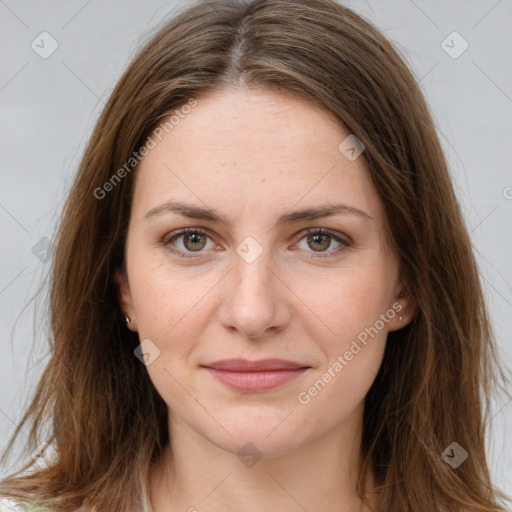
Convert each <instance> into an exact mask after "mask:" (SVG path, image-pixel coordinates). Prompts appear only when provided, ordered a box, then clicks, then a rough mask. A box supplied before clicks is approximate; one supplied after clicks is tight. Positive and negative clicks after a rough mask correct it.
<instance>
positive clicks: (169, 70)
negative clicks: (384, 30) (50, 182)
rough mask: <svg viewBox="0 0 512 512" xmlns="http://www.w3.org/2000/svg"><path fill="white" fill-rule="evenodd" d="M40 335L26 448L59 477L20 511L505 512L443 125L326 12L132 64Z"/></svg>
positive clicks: (64, 247) (279, 17) (373, 48)
mask: <svg viewBox="0 0 512 512" xmlns="http://www.w3.org/2000/svg"><path fill="white" fill-rule="evenodd" d="M51 326H52V335H53V339H52V358H51V360H50V362H49V363H48V366H47V368H46V370H45V372H44V374H43V376H42V378H41V381H40V383H39V386H38V389H37V393H36V395H35V397H34V400H33V403H32V404H31V406H30V408H29V410H28V411H27V412H26V414H25V416H24V417H23V418H22V421H21V423H20V425H19V426H18V430H17V431H16V433H15V434H17V433H18V432H19V429H20V428H21V426H22V425H24V424H25V422H26V421H28V420H29V419H31V420H32V422H33V423H32V430H31V443H32V444H31V445H30V446H29V447H27V450H28V453H31V452H32V450H34V448H35V447H37V446H39V445H40V443H41V442H44V441H46V442H48V443H49V444H50V446H51V447H52V449H53V450H54V452H53V453H54V455H55V456H54V457H53V458H50V459H49V460H48V461H47V463H46V464H45V465H43V466H44V467H43V468H41V467H38V468H37V471H33V470H31V471H30V472H28V471H27V472H26V473H22V472H23V471H26V470H28V468H29V466H30V463H31V462H28V463H27V465H25V466H24V467H23V468H21V470H20V472H18V473H17V474H15V475H11V476H10V477H9V478H7V479H6V480H4V482H3V483H2V484H1V485H0V495H3V496H6V497H7V498H12V499H13V500H14V501H9V502H8V503H11V504H12V503H19V504H20V506H23V507H25V509H26V510H30V509H31V508H30V507H35V506H36V505H37V506H41V507H46V508H47V509H50V510H55V511H71V510H80V511H82V510H83V511H85V510H96V511H97V512H100V511H109V512H110V511H127V510H137V511H138V510H152V511H154V512H165V511H172V512H174V511H177V510H188V511H197V510H198V511H220V510H223V511H226V510H229V511H231V510H232V511H235V510H236V511H253V510H287V511H294V510H308V511H316V510H323V511H326V510H328V511H335V510H336V511H356V510H357V511H359V510H360V511H397V512H398V511H404V510H407V511H415V512H416V511H418V512H419V511H422V512H424V511H427V510H428V511H440V510H450V511H455V510H457V511H462V510H467V511H473V510H475V511H476V510H478V511H487V512H490V511H498V510H505V508H504V506H502V505H500V503H499V502H500V500H503V499H505V496H504V495H502V494H500V493H499V491H498V490H496V489H494V488H493V486H492V483H491V481H490V477H489V472H488V467H487V463H486V457H485V450H484V438H485V425H486V421H487V416H486V408H485V406H486V405H487V402H488V401H489V399H490V393H491V390H492V386H493V384H495V383H496V382H495V381H497V379H496V376H499V375H501V376H502V374H501V373H500V369H499V366H498V364H497V360H496V356H495V345H494V342H493V339H492V335H491V330H490V326H489V322H488V319H487V315H486V311H485V307H484V303H483V300H482V292H481V288H480V283H479V277H478V272H477V268H476V264H475V259H474V256H473V253H472V249H471V241H470V238H469V235H468V232H467V230H466V228H465V226H464V222H463V218H462V216H461V213H460V209H459V206H458V204H457V201H456V198H455V195H454V192H453V188H452V185H451V183H450V179H449V176H448V172H447V167H446V162H445V159H444V156H443V154H442V151H441V148H440V145H439V141H438V138H437V135H436V132H435V129H434V126H433V123H432V119H431V116H430V113H429V111H428V108H427V106H426V104H425V101H424V99H423V97H422V94H421V91H420V89H419V87H418V85H417V84H416V82H415V80H414V78H413V76H412V75H411V73H410V72H409V70H408V69H407V67H406V65H405V64H404V62H403V61H402V60H401V58H400V57H399V56H398V54H397V52H396V51H395V50H394V49H393V48H392V46H391V44H390V43H389V42H388V41H387V40H386V39H385V38H384V37H383V36H382V35H381V34H380V33H379V32H378V31H377V30H376V29H375V28H374V27H372V26H371V25H369V24H368V23H367V22H366V21H364V20H363V19H362V18H360V17H359V16H357V15H356V14H354V13H353V12H352V11H351V10H349V9H347V8H345V7H342V6H340V5H338V4H337V3H334V2H333V1H331V0H317V1H315V2H311V1H309V0H299V1H295V0H294V1H292V0H255V1H252V2H249V3H245V4H244V3H241V2H235V1H229V0H219V1H215V2H200V3H197V4H195V5H194V6H192V7H190V8H189V9H187V10H185V11H183V12H182V13H181V14H180V15H179V16H177V17H176V18H175V19H173V20H172V21H171V22H169V23H167V24H165V26H164V27H163V28H162V29H161V30H160V31H159V32H158V33H157V34H156V35H155V36H154V38H153V39H152V40H151V41H150V42H149V43H148V44H147V45H146V47H145V48H143V49H142V51H141V52H140V53H139V55H138V56H137V57H136V58H135V59H134V61H133V62H132V63H131V65H130V66H129V68H128V69H127V70H126V72H125V74H124V75H123V77H122V78H121V80H120V81H119V83H118V85H117V87H116V88H115V90H114V92H113V94H112V96H111V98H110V100H109V102H108V104H107V105H106V107H105V109H104V111H103V113H102V115H101V117H100V119H99V121H98V123H97V126H96V128H95V130H94V133H93V134H92V137H91V139H90V142H89V145H88V147H87V149H86V151H85V154H84V157H83V159H82V162H81V165H80V169H79V172H78V175H77V177H76V180H75V183H74V185H73V187H72V190H71V192H70V195H69V198H68V201H67V204H66V207H65V210H64V213H63V217H62V221H61V226H60V232H59V238H58V240H57V247H56V252H55V258H54V261H53V273H52V283H51ZM481 396H483V398H484V399H485V400H484V401H483V403H481V400H480V398H481ZM47 419H51V435H50V437H49V438H42V437H41V436H40V432H41V429H42V426H43V425H44V424H45V421H46V420H47Z"/></svg>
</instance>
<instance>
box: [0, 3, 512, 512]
mask: <svg viewBox="0 0 512 512" xmlns="http://www.w3.org/2000/svg"><path fill="white" fill-rule="evenodd" d="M228 85H235V86H240V87H249V88H257V89H261V90H274V91H280V92H284V93H287V94H289V95H293V96H294V97H297V98H301V99H303V100H304V101H309V102H312V103H313V104H315V105H317V106H318V107H320V108H323V109H325V110H326V111H328V112H330V113H331V114H332V115H333V116H334V117H335V118H336V119H337V120H338V121H339V123H340V125H341V126H343V127H344V128H345V129H346V130H347V131H348V132H349V133H354V134H356V135H357V137H358V138H359V139H360V140H361V141H362V142H363V144H364V145H365V148H366V149H365V151H364V153H363V158H364V159H365V162H366V165H367V168H368V171H369V173H370V175H371V178H372V181H373V184H374V186H375V188H376V190H377V192H378V194H379V196H380V199H381V201H382V204H383V207H384V211H385V214H386V219H387V224H388V226H389V238H390V241H391V243H392V245H393V247H394V248H395V250H396V252H397V255H398V257H399V261H400V264H401V270H402V272H403V275H404V276H405V278H406V281H407V283H408V289H409V292H410V294H411V296H412V298H413V299H414V301H415V304H416V308H417V315H416V317H415V319H414V320H413V321H412V323H410V324H409V325H408V326H407V327H405V328H404V329H401V330H399V331H396V332H392V333H390V334H389V336H388V341H387V345H386V351H385V355H384V360H383V363H382V366H381V368H380V371H379V373H378V375H377V377H376V379H375V382H374V384H373V386H372V387H371V389H370V391H369V393H368V395H367V397H366V400H365V410H364V428H363V450H362V453H361V457H362V466H361V474H360V479H359V484H358V491H359V492H360V494H361V496H362V497H364V496H365V489H364V485H363V482H364V481H365V475H366V472H367V471H372V472H374V474H375V476H376V482H377V487H378V490H379V493H380V497H379V502H378V509H379V510H383V511H384V510H385V511H387V512H389V511H391V512H395V511H396V512H398V511H400V512H402V511H404V510H407V511H413V512H420V511H421V512H424V511H427V510H428V511H436V512H437V511H439V510H441V508H442V507H448V508H449V509H450V510H464V509H467V510H470V511H486V512H491V511H494V512H495V511H503V510H505V508H503V507H502V506H500V504H499V501H500V500H505V499H506V497H505V496H504V495H503V494H501V493H500V492H499V491H498V490H496V489H494V488H493V485H492V483H491V480H490V476H489V471H488V467H487V462H486V455H485V433H486V425H487V422H488V419H489V417H488V409H489V404H490V400H491V398H492V392H493V390H495V389H497V387H498V386H499V382H500V379H501V380H504V379H505V377H504V374H503V371H502V370H501V369H500V367H499V364H498V361H497V357H496V347H495V342H494V341H493V336H492V332H491V328H490V325H489V321H488V317H487V314H486V310H485V306H484V302H483V298H482V291H481V284H480V280H479V275H478V270H477V266H476V263H475V258H474V255H473V249H472V245H471V240H470V237H469V234H468V231H467V229H466V227H465V225H464V221H463V218H462V215H461V212H460V209H459V206H458V203H457V200H456V197H455V194H454V191H453V188H452V185H451V182H450V178H449V173H448V170H447V164H446V161H445V158H444V155H443V152H442V150H441V147H440V144H439V140H438V137H437V134H436V131H435V127H434V124H433V121H432V118H431V114H430V112H429V109H428V107H427V105H426V103H425V100H424V98H423V95H422V93H421V90H420V88H419V86H418V84H417V83H416V81H415V79H414V77H413V75H412V74H411V72H410V71H409V70H408V68H407V66H406V65H405V64H404V62H403V60H402V58H401V57H400V56H399V54H398V53H397V51H396V50H395V49H394V48H393V46H392V44H391V43H390V42H389V41H388V40H387V39H386V38H385V37H384V36H383V35H382V34H381V33H380V32H379V31H378V30H377V29H376V28H374V27H373V26H372V25H370V24H369V23H368V22H367V21H365V20H364V19H362V18H361V17H360V16H358V15H356V14H355V13H354V12H353V11H351V10H350V9H348V8H345V7H343V6H341V5H339V4H337V3H335V2H334V1H333V0H314V1H313V0H254V1H250V2H242V1H234V0H218V1H206V2H205V1H201V2H198V3H196V4H194V5H193V6H191V7H189V8H187V9H186V10H183V11H182V12H180V13H178V15H177V16H175V17H174V18H173V19H172V20H170V21H169V22H166V23H165V24H164V26H163V27H161V28H160V30H159V31H158V33H157V34H156V35H155V36H154V37H153V38H152V39H151V40H150V41H149V42H148V43H147V44H146V45H145V47H144V48H143V49H142V50H141V51H140V53H139V54H138V55H137V56H136V57H135V58H134V60H133V61H132V63H131V64H130V66H129V67H128V69H127V70H126V72H125V73H124V75H123V76H122V78H121V79H120V81H119V83H118V84H117V86H116V88H115V90H114V91H113V93H112V95H111V97H110V99H109V101H108V103H107V105H106V106H105V108H104V110H103V112H102V115H101V117H100V119H99V120H98V122H97V125H96V127H95V129H94V132H93V134H92V136H91V138H90V141H89V144H88V146H87V148H86V150H85V153H84V156H83V158H82V161H81V164H80V168H79V170H78V174H77V176H76V179H75V181H74V183H73V186H72V188H71V191H70V194H69V197H68V199H67V203H66V205H65V208H64V211H63V215H62V220H61V223H60V229H59V232H58V237H57V239H56V241H55V244H56V250H55V256H54V258H53V261H52V272H51V288H50V312H51V315H50V324H51V340H50V355H51V357H50V360H49V362H48V364H47V366H46V368H45V369H44V373H43V375H42V377H41V379H40V381H39V384H38V386H37V389H36V391H35V396H34V397H33V399H32V402H31V403H30V406H29V407H28V409H27V411H26V413H25V414H24V416H23V417H22V419H21V421H20V423H19V425H18V426H17V429H16V431H15V433H14V434H13V436H12V437H11V440H10V442H9V444H8V447H7V449H6V451H5V453H4V456H3V458H4V460H5V458H6V456H7V453H8V452H9V451H10V450H11V447H12V445H13V442H14V440H15V439H16V437H17V436H18V434H19V433H20V430H21V428H22V427H23V425H24V424H25V423H26V422H27V421H29V420H30V424H31V429H30V442H29V444H28V445H27V447H26V454H27V462H26V464H24V465H23V467H22V468H21V469H20V470H19V471H17V472H16V473H14V474H13V475H11V476H9V477H8V478H6V479H5V480H4V481H3V482H2V483H0V495H3V496H8V497H13V498H16V499H18V501H20V502H27V503H36V502H37V503H40V504H41V505H44V506H47V507H48V508H50V509H52V510H55V511H71V510H87V509H88V508H87V507H91V506H93V505H94V506H96V509H97V510H98V512H102V511H107V510H108V511H109V512H118V511H119V512H121V511H123V512H124V511H126V510H135V509H137V507H140V506H142V505H145V506H147V507H148V508H149V494H148V472H149V469H150V467H151V466H152V465H153V464H155V463H156V462H157V461H158V460H159V458H160V456H161V454H162V452H163V449H164V447H165V445H166V444H167V442H168V435H169V433H168V429H167V409H166V404H165V403H164V401H163V400H162V399H161V397H160V396H159V395H158V394H157V392H156V390H155V388H154V387H153V385H152V383H151V381H150V379H149V377H148V374H147V372H146V371H145V370H144V367H143V366H141V362H140V361H139V360H138V359H137V358H136V357H135V356H134V349H135V348H136V347H137V346H138V344H139V339H138V337H137V334H136V333H132V332H130V331H128V330H127V329H126V328H124V326H123V325H122V318H121V314H120V308H119V304H118V301H117V296H116V289H115V285H114V280H113V275H114V271H115V270H116V269H117V268H122V267H123V260H124V242H125V237H126V232H127V224H128V218H129V211H130V201H131V195H132V192H133V190H132V189H133V182H134V176H135V173H136V163H137V162H133V161H130V159H132V158H134V156H133V155H134V152H137V151H138V149H139V148H141V147H142V146H144V144H145V143H146V141H147V140H148V137H149V136H150V135H151V130H152V129H153V128H154V127H155V125H156V124H157V123H158V122H160V121H161V120H163V119H165V118H167V117H168V116H169V115H170V114H171V113H172V112H174V111H176V110H177V109H179V108H181V107H183V105H186V104H187V103H188V104H190V103H191V102H190V100H191V99H192V100H193V101H200V97H201V94H202V93H204V92H207V91H212V90H215V89H216V88H220V87H224V86H228ZM127 162H130V163H129V165H128V166H127ZM122 168H124V170H125V172H124V173H122V172H119V170H120V169H122ZM114 175H117V177H118V178H119V179H113V176H114ZM107 182H109V183H110V186H106V185H105V184H106V183H107ZM45 426H46V427H47V428H48V429H49V430H46V431H45V430H44V427H45ZM48 432H49V436H48V437H45V435H46V434H47V433H48ZM42 441H47V442H49V443H51V445H52V446H54V448H55V449H56V450H57V453H58V458H57V459H56V460H55V461H54V462H53V463H51V464H49V465H48V467H46V468H44V469H41V470H38V471H31V472H26V473H24V471H25V470H27V469H28V468H29V465H30V464H31V463H32V460H28V459H29V455H28V454H30V453H31V452H32V450H34V449H35V448H36V447H37V446H39V445H40V443H41V442H42ZM453 442H457V443H458V444H459V445H460V447H462V448H463V449H464V450H465V451H466V452H467V454H468V457H467V459H466V460H465V461H464V462H463V463H462V464H461V465H460V466H458V467H456V468H453V467H451V466H450V465H449V464H448V463H447V462H445V458H443V457H442V454H443V452H444V451H445V449H447V448H448V447H449V446H450V445H451V443H453Z"/></svg>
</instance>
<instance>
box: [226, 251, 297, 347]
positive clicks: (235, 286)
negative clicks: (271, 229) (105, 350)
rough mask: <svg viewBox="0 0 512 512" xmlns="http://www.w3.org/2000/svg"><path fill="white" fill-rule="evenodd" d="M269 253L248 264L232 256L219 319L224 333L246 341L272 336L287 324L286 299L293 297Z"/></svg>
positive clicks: (288, 311)
mask: <svg viewBox="0 0 512 512" xmlns="http://www.w3.org/2000/svg"><path fill="white" fill-rule="evenodd" d="M269 252H270V251H263V253H262V254H261V255H260V256H259V257H258V258H257V259H256V260H255V261H252V262H250V263H249V262H247V261H245V260H244V259H243V258H242V257H239V256H238V254H235V255H234V268H233V269H232V270H231V272H229V275H228V276H226V278H227V279H228V281H227V283H226V285H225V291H224V296H223V302H222V304H221V306H220V308H219V319H220V322H221V323H222V325H223V326H224V327H225V328H226V329H228V330H230V331H238V332H239V333H240V335H241V336H243V337H244V338H247V339H249V338H250V339H261V338H264V337H266V336H269V335H272V334H275V333H276V332H278V331H281V330H283V329H284V328H285V327H286V325H287V324H288V323H289V322H290V318H291V313H290V304H289V303H288V299H289V297H290V295H293V294H291V292H290V291H289V290H288V288H287V287H286V285H285V284H284V283H283V281H282V279H279V277H278V275H277V272H276V270H275V265H272V261H271V255H270V254H269ZM273 267H274V268H273Z"/></svg>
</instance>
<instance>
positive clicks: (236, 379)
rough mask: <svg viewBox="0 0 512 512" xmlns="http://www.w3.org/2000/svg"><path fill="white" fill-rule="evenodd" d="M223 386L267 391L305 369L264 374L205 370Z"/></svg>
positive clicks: (300, 373)
mask: <svg viewBox="0 0 512 512" xmlns="http://www.w3.org/2000/svg"><path fill="white" fill-rule="evenodd" d="M206 369H207V370H208V371H209V372H210V373H211V374H212V375H213V376H214V377H215V378H217V379H218V380H220V382H222V383H223V384H226V385H227V386H229V387H231V388H234V389H237V390H239V391H267V390H269V389H273V388H277V387H278V386H282V385H283V384H286V383H287V382H290V381H292V380H294V379H296V378H298V377H300V376H301V375H302V374H303V373H304V372H305V371H306V370H307V368H298V369H296V370H272V371H265V372H232V371H227V370H216V369H214V368H206Z"/></svg>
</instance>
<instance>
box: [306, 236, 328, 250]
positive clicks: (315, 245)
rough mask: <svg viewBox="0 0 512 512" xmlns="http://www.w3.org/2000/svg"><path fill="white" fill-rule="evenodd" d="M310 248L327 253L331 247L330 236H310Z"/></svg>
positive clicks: (308, 239)
mask: <svg viewBox="0 0 512 512" xmlns="http://www.w3.org/2000/svg"><path fill="white" fill-rule="evenodd" d="M307 241H308V246H309V247H310V248H311V249H313V250H315V251H316V250H319V251H325V250H327V249H329V246H330V245H331V236H330V235H308V237H307Z"/></svg>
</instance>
